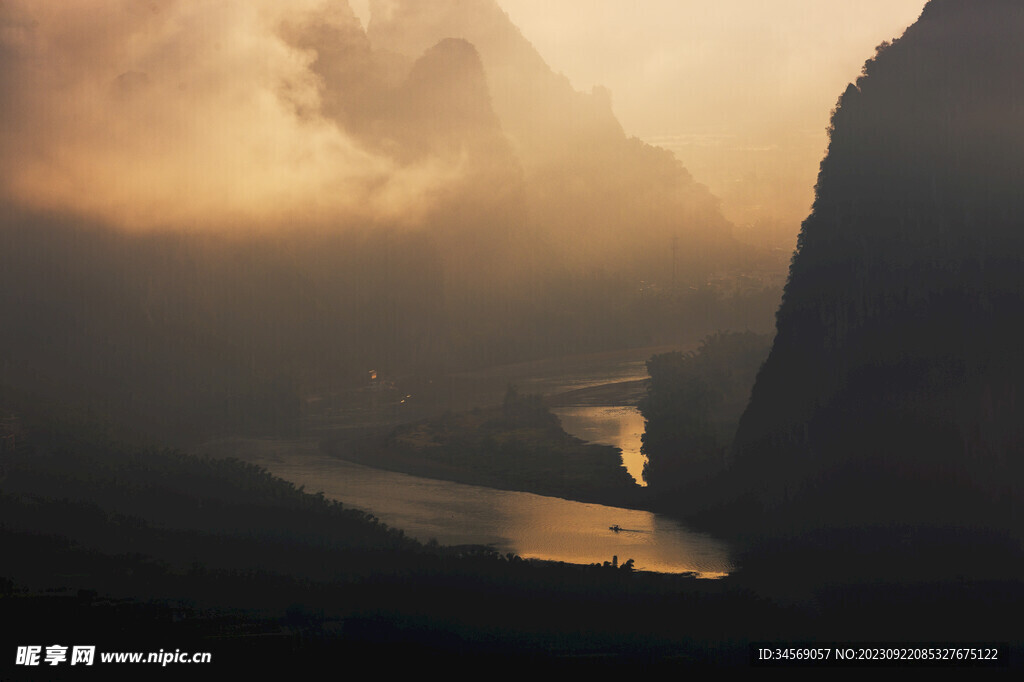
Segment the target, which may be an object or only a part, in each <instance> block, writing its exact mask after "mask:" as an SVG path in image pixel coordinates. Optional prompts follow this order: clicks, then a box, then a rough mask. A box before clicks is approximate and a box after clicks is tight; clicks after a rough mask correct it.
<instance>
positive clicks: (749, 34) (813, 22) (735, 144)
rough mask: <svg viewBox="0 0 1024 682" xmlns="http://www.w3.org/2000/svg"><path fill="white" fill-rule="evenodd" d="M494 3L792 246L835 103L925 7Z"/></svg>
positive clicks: (913, 1)
mask: <svg viewBox="0 0 1024 682" xmlns="http://www.w3.org/2000/svg"><path fill="white" fill-rule="evenodd" d="M425 1H429V0H425ZM498 3H499V4H500V5H501V6H502V8H503V9H504V10H505V11H506V12H507V13H508V14H509V16H510V17H511V18H512V20H513V22H514V23H515V24H516V25H517V26H519V28H520V29H521V30H522V32H523V34H524V35H525V36H526V38H527V39H528V40H530V41H531V42H532V43H533V45H534V46H535V47H536V48H537V49H538V51H539V52H540V53H541V55H542V56H543V57H544V59H545V60H546V61H547V62H548V64H549V65H550V66H551V67H552V68H553V69H554V70H555V71H558V72H561V73H563V74H565V75H566V76H568V77H569V79H570V81H572V83H573V85H574V86H575V87H576V88H577V89H579V90H589V89H590V88H591V87H592V86H594V85H603V86H606V87H608V88H609V89H610V90H611V92H612V99H613V103H614V108H615V112H616V114H617V115H618V117H619V120H620V121H621V122H622V124H623V126H624V128H625V129H626V132H627V134H630V135H635V136H638V137H640V138H642V139H644V140H645V141H647V142H650V143H652V144H658V145H660V146H664V147H667V148H669V149H671V150H672V151H674V152H675V153H676V155H677V156H678V157H679V158H680V160H681V161H682V162H683V164H684V165H685V166H686V167H687V168H689V169H690V171H691V172H692V173H693V174H694V176H695V177H696V178H697V179H698V180H699V181H701V182H703V183H705V184H707V185H709V187H710V188H711V189H712V191H714V192H715V194H717V195H718V196H719V197H721V198H722V199H723V201H724V205H723V208H724V209H725V211H726V213H727V215H728V216H729V217H730V218H732V219H733V220H734V221H736V222H738V223H745V222H750V221H753V220H756V219H758V218H760V219H771V218H773V217H774V218H776V219H778V220H780V221H782V222H784V223H789V227H788V228H787V227H785V226H783V227H782V229H783V231H787V230H788V231H791V232H793V233H794V234H795V231H796V229H797V227H798V224H799V222H800V221H801V220H802V219H803V218H804V217H806V214H807V212H808V209H809V208H810V202H811V199H812V197H813V186H814V182H815V180H816V177H817V169H818V163H819V162H820V160H821V158H822V156H823V155H824V151H825V146H826V144H827V140H826V135H825V128H826V127H827V125H828V120H829V114H830V112H831V110H832V108H833V107H834V106H835V103H836V99H837V98H838V97H839V94H840V93H841V92H842V91H843V90H844V89H845V87H846V84H847V83H849V82H850V81H852V80H854V79H855V78H856V77H857V76H858V75H859V74H860V69H861V67H862V66H863V64H864V61H865V60H866V59H867V58H869V57H870V56H871V55H872V54H873V51H874V47H875V46H876V45H878V44H879V43H880V42H882V41H883V40H891V39H893V38H895V37H898V36H899V35H900V34H902V32H903V30H904V29H905V28H906V27H907V26H909V25H910V24H912V23H913V22H914V21H915V20H916V19H917V17H918V16H919V15H920V13H921V9H922V8H923V7H924V5H925V0H826V1H822V0H715V1H714V2H708V0H699V1H698V0H558V1H557V2H551V1H550V0H498ZM366 5H367V0H353V2H352V6H353V8H354V9H355V11H356V12H357V13H359V14H361V15H363V16H365V14H366Z"/></svg>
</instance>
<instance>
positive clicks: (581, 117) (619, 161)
mask: <svg viewBox="0 0 1024 682" xmlns="http://www.w3.org/2000/svg"><path fill="white" fill-rule="evenodd" d="M367 35H368V36H369V40H370V43H371V44H372V45H373V46H374V48H375V49H378V50H380V51H382V52H385V53H389V54H393V55H402V54H404V55H416V54H419V53H420V52H421V51H423V50H426V49H427V48H429V47H430V46H431V45H434V44H436V43H437V42H438V41H441V40H444V39H446V38H461V39H464V40H468V41H469V42H471V43H472V44H473V45H475V46H476V48H477V50H479V53H480V58H481V60H482V62H483V66H484V70H485V72H486V75H487V80H488V83H489V86H490V93H491V101H492V102H493V106H494V110H495V112H496V113H497V115H498V118H499V120H500V122H501V127H502V129H503V130H504V132H505V133H506V135H507V136H508V138H509V140H510V142H511V144H512V148H513V149H514V151H515V153H516V155H517V157H518V158H519V160H520V161H521V163H522V166H523V169H524V174H525V192H526V195H525V197H526V206H527V215H528V216H529V218H528V220H529V224H530V225H531V226H532V227H534V228H536V231H537V232H539V233H542V234H543V235H544V237H545V241H546V243H547V244H548V246H549V248H552V249H554V251H555V253H556V254H557V256H558V259H559V260H560V262H563V263H565V262H568V263H572V264H573V265H574V266H577V267H594V265H595V261H597V263H596V265H599V266H600V267H610V268H612V269H620V268H627V269H629V270H630V271H631V272H633V273H643V274H642V275H641V276H642V277H644V278H652V279H658V280H660V281H662V282H667V281H668V279H669V272H670V271H671V268H672V263H671V256H670V255H669V254H670V253H671V251H672V249H671V244H672V243H673V238H676V239H677V240H679V241H680V242H681V245H682V248H681V249H680V250H679V252H678V253H677V254H676V260H677V265H680V266H681V269H682V271H684V272H685V276H686V278H687V281H688V282H689V283H693V284H697V283H703V282H704V281H705V280H706V279H707V275H708V274H709V272H710V271H713V270H715V269H719V270H720V269H723V268H726V267H727V266H729V265H732V264H734V263H735V262H736V261H737V260H739V254H741V252H742V249H741V248H740V247H739V246H738V244H737V243H736V242H735V241H734V240H733V239H732V235H731V226H730V225H729V223H728V222H727V221H726V220H725V219H724V218H723V217H722V214H721V212H720V210H719V207H718V200H717V199H716V198H715V197H714V196H713V195H712V194H711V193H710V192H709V191H708V190H707V188H706V187H704V186H703V185H700V184H698V183H697V182H695V181H694V179H693V178H692V177H691V176H690V174H689V173H688V172H687V171H686V170H685V169H684V168H683V167H682V165H681V164H680V163H679V161H678V160H677V159H676V158H675V157H674V156H673V155H672V154H671V153H670V152H667V151H665V150H663V149H659V148H656V147H652V146H650V145H647V144H645V143H643V142H641V141H640V140H638V139H636V138H629V137H627V136H626V134H625V132H624V131H623V129H622V126H621V125H620V124H619V122H618V120H617V119H616V118H615V114H614V112H613V111H612V99H611V94H610V93H609V92H608V91H607V90H606V89H604V88H600V87H597V88H594V89H593V91H592V92H589V93H583V92H578V91H576V90H575V89H574V88H573V87H572V85H571V84H570V82H569V80H568V79H567V78H566V77H565V76H562V75H560V74H556V73H555V72H554V71H552V70H551V68H550V67H549V66H548V65H547V64H546V63H545V62H544V60H543V58H542V57H541V56H540V54H538V53H537V51H536V49H535V48H534V47H533V45H531V44H530V42H529V41H528V40H527V39H526V38H525V37H524V36H523V35H522V33H521V32H520V31H519V29H518V28H516V27H515V25H514V24H513V23H512V22H511V20H510V19H509V18H508V16H507V15H506V14H505V13H504V12H503V11H502V10H501V8H500V7H498V5H497V3H496V2H494V0H468V1H465V0H439V1H437V2H431V3H429V4H428V3H422V2H417V1H416V0H374V2H371V20H370V22H369V26H368V29H367Z"/></svg>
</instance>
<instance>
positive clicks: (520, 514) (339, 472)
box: [201, 439, 731, 578]
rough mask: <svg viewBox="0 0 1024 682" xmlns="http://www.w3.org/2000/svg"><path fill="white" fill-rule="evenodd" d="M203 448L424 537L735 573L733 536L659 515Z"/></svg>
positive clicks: (243, 445) (224, 444)
mask: <svg viewBox="0 0 1024 682" xmlns="http://www.w3.org/2000/svg"><path fill="white" fill-rule="evenodd" d="M201 451H202V452H204V453H205V454H217V455H219V456H228V455H230V456H235V457H238V458H239V459H244V460H246V461H248V462H252V463H253V464H257V465H259V466H261V467H264V468H265V469H267V470H268V471H270V472H271V473H272V474H274V475H275V476H278V477H280V478H283V479H285V480H287V481H291V482H292V483H294V484H295V485H296V486H304V487H305V490H306V491H307V492H311V493H316V492H323V493H324V496H325V497H327V498H329V499H332V500H338V501H341V502H342V503H343V504H345V505H347V506H351V507H354V508H357V509H362V510H364V511H369V512H371V513H372V514H374V515H375V516H376V517H377V518H379V519H380V520H381V521H383V522H385V523H387V524H388V525H389V526H393V527H395V528H401V529H402V530H403V531H405V532H406V534H408V535H410V536H412V537H414V538H416V539H417V540H420V541H422V542H429V541H430V540H432V539H433V540H437V541H438V542H440V543H441V544H445V545H464V544H474V545H488V546H490V547H493V548H495V549H497V550H498V551H499V552H502V553H506V552H513V553H515V554H518V555H519V556H521V557H523V558H528V559H545V560H551V561H565V562H569V563H577V564H591V563H603V562H605V561H612V558H613V557H618V561H619V562H620V563H622V562H625V561H626V560H628V559H633V560H634V562H635V567H636V568H637V569H639V570H647V571H658V572H664V573H685V572H694V573H697V574H698V575H699V576H701V577H705V578H712V577H720V576H723V575H726V574H727V573H729V571H730V570H731V564H730V560H729V548H728V547H727V545H726V544H725V543H723V542H721V541H719V540H716V539H715V538H712V537H711V536H709V535H706V534H703V533H697V532H694V531H691V530H689V529H687V528H686V527H684V526H683V525H682V524H680V523H678V522H677V521H674V520H672V519H669V518H666V517H663V516H660V515H658V514H653V513H650V512H645V511H638V510H635V509H622V508H618V507H608V506H604V505H599V504H584V503H582V502H573V501H570V500H562V499H559V498H555V497H545V496H543V495H534V494H531V493H522V492H510V491H504V490H494V489H492V488H483V487H479V486H472V485H463V484H460V483H452V482H449V481H438V480H434V479H428V478H421V477H418V476H409V475H407V474H399V473H394V472H390V471H383V470H380V469H373V468H370V467H364V466H361V465H358V464H352V463H350V462H345V461H343V460H339V459H336V458H333V457H330V456H328V455H326V454H323V453H321V452H320V451H319V450H318V448H317V446H316V444H315V443H313V442H302V441H296V442H286V441H268V440H244V439H230V440H224V441H215V442H213V443H209V444H207V445H206V446H204V447H203V448H202V450H201ZM611 526H619V527H621V528H622V529H623V530H621V531H619V532H615V531H613V530H611V529H610V527H611Z"/></svg>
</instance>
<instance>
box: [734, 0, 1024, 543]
mask: <svg viewBox="0 0 1024 682" xmlns="http://www.w3.org/2000/svg"><path fill="white" fill-rule="evenodd" d="M1022 31H1024V5H1021V4H1020V3H1018V2H1012V1H1009V0H984V1H981V2H966V1H964V0H933V1H932V2H930V3H929V4H928V5H927V6H926V7H925V9H924V11H923V13H922V15H921V17H920V19H919V21H918V22H917V23H916V24H914V25H913V26H911V27H910V28H909V29H908V30H907V31H906V33H905V35H904V36H903V37H902V38H900V39H899V40H897V41H895V42H894V43H892V44H887V43H883V44H882V45H881V46H879V48H878V50H877V54H876V56H875V57H874V58H873V59H871V60H869V61H868V62H867V64H866V65H865V67H864V73H863V76H862V77H861V78H859V79H858V80H857V83H856V84H855V85H850V86H849V87H848V88H847V90H846V92H844V93H843V95H842V96H841V97H840V99H839V103H838V106H837V108H836V110H835V112H834V115H833V118H832V129H831V141H830V144H829V149H828V155H827V157H826V158H825V160H824V161H823V162H822V164H821V171H820V175H819V177H818V184H817V197H816V200H815V203H814V207H813V211H812V213H811V215H810V216H809V217H808V219H807V220H806V221H805V222H804V224H803V229H802V232H801V235H800V239H799V242H798V247H797V252H796V254H795V256H794V258H793V262H792V266H791V269H790V278H789V282H788V284H787V286H786V289H785V295H784V299H783V303H782V306H781V308H780V309H779V312H778V316H777V327H778V333H777V337H776V339H775V343H774V346H773V348H772V351H771V354H770V356H769V358H768V360H767V361H766V363H765V365H764V366H763V368H762V370H761V372H760V373H759V375H758V378H757V382H756V385H755V388H754V390H753V394H752V397H751V401H750V404H749V406H748V408H747V411H746V413H745V414H744V416H743V418H742V420H741V422H740V427H739V430H738V435H737V440H736V446H735V460H734V463H733V469H734V471H733V474H734V478H733V479H732V481H731V485H733V486H736V487H737V488H734V489H740V490H743V491H745V492H746V493H748V494H749V495H750V497H748V502H750V501H753V506H752V507H748V508H747V510H748V511H751V510H756V511H758V512H764V511H770V512H772V513H778V514H781V515H782V516H783V517H786V518H788V522H791V523H794V524H799V525H812V526H813V525H825V526H830V525H842V524H853V525H856V524H871V523H878V524H892V523H906V524H939V525H965V526H979V527H985V528H989V529H992V528H995V529H1002V530H1008V529H1009V530H1011V531H1012V532H1013V533H1014V534H1018V537H1019V531H1020V521H1021V517H1020V501H1021V499H1022V496H1021V492H1022V491H1021V482H1022V480H1024V477H1022V474H1024V459H1022V457H1021V455H1022V448H1024V431H1022V429H1024V402H1022V399H1021V390H1022V388H1024V361H1022V356H1021V354H1020V349H1021V348H1022V347H1024V278H1022V273H1024V230H1022V227H1024V194H1022V193H1021V187H1024V129H1022V127H1021V125H1020V124H1021V120H1022V118H1021V116H1022V112H1024V87H1022V85H1021V72H1022V69H1024V44H1022V43H1021V41H1020V35H1021V33H1022ZM769 516H772V515H771V514H769Z"/></svg>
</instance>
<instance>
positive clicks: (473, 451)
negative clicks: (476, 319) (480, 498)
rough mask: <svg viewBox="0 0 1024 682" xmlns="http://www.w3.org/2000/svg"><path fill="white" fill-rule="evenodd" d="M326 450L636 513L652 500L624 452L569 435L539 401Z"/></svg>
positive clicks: (450, 417)
mask: <svg viewBox="0 0 1024 682" xmlns="http://www.w3.org/2000/svg"><path fill="white" fill-rule="evenodd" d="M321 447H322V448H323V450H324V452H326V453H328V454H330V455H331V456H333V457H337V458H339V459H343V460H346V461H350V462H355V463H357V464H362V465H365V466H370V467H374V468H378V469H384V470H386V471H397V472H401V473H406V474H412V475H415V476H423V477H427V478H434V479H440V480H445V481H454V482H457V483H465V484H469V485H477V486H484V487H488V488H495V489H498V490H509V491H519V492H529V493H536V494H538V495H546V496H550V497H558V498H562V499H567V500H576V501H579V502H592V503H597V504H604V505H610V506H615V507H627V508H633V509H639V508H643V506H644V504H645V499H646V498H645V494H644V493H645V491H644V489H643V488H641V487H640V486H637V485H636V483H635V482H634V481H633V478H632V477H631V476H630V475H629V473H627V471H626V469H625V468H624V467H623V465H622V457H621V452H620V450H619V449H618V448H615V447H612V446H610V445H595V444H590V443H585V442H584V441H582V440H580V439H578V438H574V437H573V436H570V435H569V434H567V433H566V432H565V431H564V430H563V429H562V427H561V425H560V424H559V422H558V419H557V417H555V416H554V415H553V414H552V413H551V412H550V411H549V410H548V409H547V408H546V407H544V406H543V405H541V404H540V402H539V400H537V401H536V404H535V405H532V406H526V407H525V408H524V407H523V406H519V407H518V408H517V407H515V406H512V407H511V408H510V406H509V405H507V404H506V405H505V406H503V407H495V408H484V409H482V408H477V409H474V410H470V411H467V412H462V413H458V414H452V413H447V414H445V415H442V416H441V417H438V418H435V419H426V420H422V421H419V422H415V423H412V424H405V425H401V426H397V427H394V428H392V429H381V430H376V431H373V432H370V433H367V432H365V431H362V432H355V433H348V434H342V435H338V436H335V437H334V438H330V439H327V440H324V441H323V442H322V444H321Z"/></svg>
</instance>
